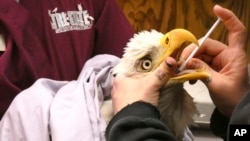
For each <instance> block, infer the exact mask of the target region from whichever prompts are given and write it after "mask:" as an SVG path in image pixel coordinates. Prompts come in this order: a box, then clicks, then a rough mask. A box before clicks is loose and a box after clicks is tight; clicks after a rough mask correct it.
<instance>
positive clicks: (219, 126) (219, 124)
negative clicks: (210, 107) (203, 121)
mask: <svg viewBox="0 0 250 141" xmlns="http://www.w3.org/2000/svg"><path fill="white" fill-rule="evenodd" d="M228 124H229V118H227V117H226V116H224V115H222V114H221V113H220V112H219V110H218V109H217V108H215V110H214V112H213V113H212V116H211V119H210V129H211V131H212V132H213V134H214V135H216V136H218V137H221V138H223V139H224V140H227V128H228Z"/></svg>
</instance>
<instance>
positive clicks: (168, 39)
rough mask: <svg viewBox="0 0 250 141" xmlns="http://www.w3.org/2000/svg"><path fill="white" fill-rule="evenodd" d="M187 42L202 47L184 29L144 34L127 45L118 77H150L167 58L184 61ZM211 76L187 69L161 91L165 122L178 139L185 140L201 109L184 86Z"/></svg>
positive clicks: (115, 71) (161, 104)
mask: <svg viewBox="0 0 250 141" xmlns="http://www.w3.org/2000/svg"><path fill="white" fill-rule="evenodd" d="M186 43H194V44H198V41H197V39H196V38H195V36H194V35H193V34H192V33H191V32H189V31H187V30H184V29H174V30H171V31H170V32H168V33H166V34H165V35H164V34H162V33H160V32H158V31H156V30H151V31H141V32H139V33H137V34H135V35H134V37H133V38H131V39H130V41H129V42H128V43H127V46H126V48H125V50H124V54H123V56H122V58H121V59H120V62H119V63H118V64H117V66H115V68H114V71H113V73H114V74H116V75H123V76H132V75H142V76H146V75H148V73H149V72H151V71H153V70H155V69H156V68H157V67H158V66H159V65H160V64H161V63H162V61H164V59H165V58H166V57H167V56H172V57H174V58H175V59H176V60H177V61H178V62H179V64H181V62H183V60H182V59H180V54H181V52H182V50H183V49H184V47H185V45H187V44H186ZM206 78H209V74H208V73H207V72H205V71H202V70H184V71H182V72H180V73H179V74H177V75H176V76H175V77H172V78H170V80H169V81H168V82H167V84H165V86H164V88H162V89H161V91H160V98H159V106H158V109H159V111H160V113H161V120H162V121H163V122H164V123H165V124H166V125H167V127H168V128H169V130H170V131H171V132H172V133H173V134H174V135H175V136H176V138H177V139H178V140H182V138H183V135H184V131H185V129H186V128H187V127H188V126H190V125H191V124H192V123H193V116H194V114H195V113H197V109H196V106H195V103H194V101H193V98H192V97H191V96H190V95H189V94H188V93H187V91H186V90H185V89H184V87H183V83H184V82H185V81H189V80H197V79H206Z"/></svg>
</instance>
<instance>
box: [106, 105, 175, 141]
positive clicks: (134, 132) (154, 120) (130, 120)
mask: <svg viewBox="0 0 250 141" xmlns="http://www.w3.org/2000/svg"><path fill="white" fill-rule="evenodd" d="M106 138H107V140H108V141H121V140H124V141H138V140H144V141H146V140H158V141H160V140H162V141H176V139H175V138H174V136H173V135H172V134H171V133H170V132H169V131H168V130H167V128H166V126H165V124H164V123H163V122H162V121H160V113H159V111H158V109H157V108H156V107H155V106H153V105H151V104H149V103H146V102H135V103H133V104H131V105H128V106H126V107H125V108H123V109H122V110H121V111H119V112H118V113H117V114H116V115H115V116H114V118H112V120H111V121H110V123H109V125H108V127H107V130H106Z"/></svg>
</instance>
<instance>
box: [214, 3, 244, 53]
mask: <svg viewBox="0 0 250 141" xmlns="http://www.w3.org/2000/svg"><path fill="white" fill-rule="evenodd" d="M214 13H215V14H216V16H218V17H220V18H221V19H222V21H223V23H224V25H225V26H226V28H227V29H228V31H229V36H228V38H229V39H228V41H229V46H231V47H242V48H245V47H246V41H247V32H246V28H245V26H244V25H243V24H242V22H241V21H240V20H239V19H238V18H237V17H236V16H235V14H234V13H233V12H232V11H230V10H228V9H226V8H222V7H221V6H219V5H216V6H214Z"/></svg>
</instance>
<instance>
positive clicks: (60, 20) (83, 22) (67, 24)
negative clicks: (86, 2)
mask: <svg viewBox="0 0 250 141" xmlns="http://www.w3.org/2000/svg"><path fill="white" fill-rule="evenodd" d="M57 10H58V9H57V8H55V9H54V10H52V11H51V10H48V13H49V16H50V17H51V21H50V23H51V26H52V29H53V30H55V32H56V33H62V32H67V31H72V30H86V29H90V28H91V27H92V26H93V21H94V18H93V17H92V16H90V15H89V13H88V11H87V10H83V9H82V6H81V4H78V5H77V10H78V11H67V12H57Z"/></svg>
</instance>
